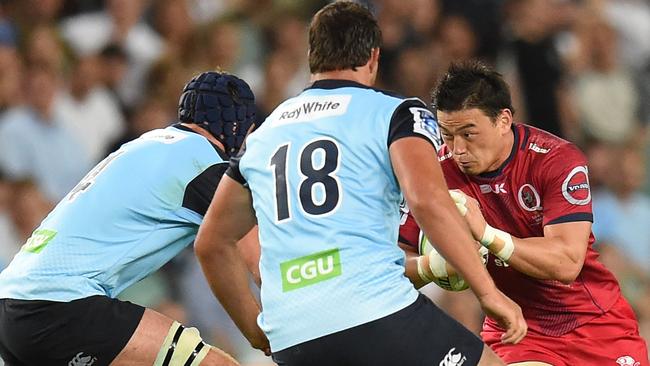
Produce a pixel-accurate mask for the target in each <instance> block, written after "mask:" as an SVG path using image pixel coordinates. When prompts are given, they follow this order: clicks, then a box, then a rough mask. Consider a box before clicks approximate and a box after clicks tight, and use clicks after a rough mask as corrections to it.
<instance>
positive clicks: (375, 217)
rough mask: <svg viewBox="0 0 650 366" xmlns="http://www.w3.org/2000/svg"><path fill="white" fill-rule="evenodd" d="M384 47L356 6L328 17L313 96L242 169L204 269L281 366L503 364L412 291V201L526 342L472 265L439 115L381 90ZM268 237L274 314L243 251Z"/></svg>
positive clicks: (321, 31)
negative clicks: (253, 284)
mask: <svg viewBox="0 0 650 366" xmlns="http://www.w3.org/2000/svg"><path fill="white" fill-rule="evenodd" d="M380 43H381V32H380V30H379V27H378V24H377V21H376V19H375V18H374V17H373V16H372V14H371V13H370V12H369V11H368V10H367V9H366V8H365V7H363V6H361V5H359V4H357V3H353V2H349V1H342V2H335V3H333V4H330V5H327V6H325V7H324V8H322V9H321V10H320V11H319V12H318V13H316V15H315V16H314V17H313V19H312V22H311V25H310V29H309V66H310V72H311V79H312V81H313V84H312V85H311V86H310V87H308V88H307V89H306V90H305V91H304V92H303V93H301V94H300V95H299V96H297V97H295V98H291V99H289V100H287V101H285V102H283V103H282V104H281V105H280V106H279V107H278V108H277V109H276V110H275V111H273V112H272V113H271V115H270V116H269V117H268V118H267V119H266V120H265V122H264V124H263V125H262V127H261V128H260V129H259V130H258V131H256V132H255V133H253V134H252V135H251V136H250V137H249V138H248V140H247V144H246V149H243V150H242V152H240V154H239V156H238V157H237V158H235V159H233V160H231V167H230V168H229V170H228V171H227V177H224V179H223V180H222V181H221V183H220V185H219V187H218V189H217V192H216V193H215V197H214V199H213V201H212V203H211V205H210V208H209V210H208V212H207V214H206V218H205V221H204V223H203V225H202V226H201V228H200V229H199V234H198V236H197V240H196V243H195V249H196V252H197V255H198V258H199V261H200V262H201V265H202V268H203V271H204V273H205V274H206V277H207V278H208V282H209V283H210V285H211V287H212V289H213V291H214V293H215V295H216V296H217V297H218V298H219V300H220V301H221V302H222V304H223V305H224V307H225V308H226V310H227V311H228V312H229V314H230V315H231V317H232V318H233V320H235V323H236V324H238V326H239V328H240V329H241V330H242V332H243V333H244V335H245V336H246V337H247V338H248V339H249V341H250V342H251V344H252V345H253V346H255V347H256V348H264V347H266V344H267V343H266V338H265V334H266V335H268V339H269V341H270V345H271V350H272V351H273V359H274V361H275V362H277V363H278V364H279V365H287V366H292V365H310V366H317V365H345V364H349V365H359V366H361V365H373V366H380V365H391V366H393V365H415V364H425V363H434V364H435V363H440V364H446V363H448V361H446V360H451V359H453V360H455V362H458V363H464V364H467V365H476V364H481V365H501V364H502V362H501V361H500V360H499V359H498V358H497V357H496V356H495V355H494V353H493V352H492V351H490V350H489V348H488V347H484V345H483V344H482V343H481V342H480V341H479V340H478V338H477V337H475V336H474V335H473V334H472V333H471V332H469V331H468V330H467V329H465V328H464V327H462V326H460V325H459V324H458V323H457V322H455V321H453V320H452V319H451V318H450V317H448V316H447V315H446V314H444V313H443V312H442V311H440V310H439V309H438V308H437V307H436V306H435V305H433V303H432V302H430V301H429V300H428V299H426V298H425V297H424V296H422V295H419V296H418V293H417V291H415V289H414V288H413V286H412V285H411V284H410V283H409V282H408V280H407V279H406V278H405V277H404V274H403V273H404V269H403V267H402V265H403V263H402V261H403V254H402V253H401V251H400V249H399V248H398V247H397V246H396V245H395V242H396V241H397V229H398V224H399V219H400V217H399V204H400V201H401V199H402V197H401V193H400V188H399V187H401V188H402V189H403V190H404V194H405V197H406V201H407V202H409V203H410V204H411V206H412V208H413V209H414V211H415V213H416V216H417V217H418V219H420V220H421V222H423V223H424V225H425V226H424V227H425V230H426V231H427V232H428V233H429V234H430V235H431V237H433V238H435V239H436V240H437V242H438V244H439V247H440V249H441V251H442V252H444V253H446V254H447V255H448V257H449V258H452V261H453V263H455V264H456V265H457V266H458V267H459V268H461V269H462V273H463V274H464V275H465V276H466V278H468V281H469V282H470V283H471V284H472V286H473V289H474V291H475V293H476V295H477V296H478V297H479V299H481V303H482V305H483V309H484V310H485V311H486V312H488V313H489V314H492V315H493V316H496V317H497V318H499V319H501V322H500V323H501V325H502V326H504V327H505V328H506V329H508V331H507V332H508V333H507V334H506V335H505V336H504V337H503V338H502V339H501V340H502V341H503V342H504V343H517V342H518V341H519V340H521V338H522V337H523V336H524V335H525V332H526V325H525V323H524V322H523V321H522V318H521V313H520V312H519V309H518V307H517V306H514V304H513V303H512V302H511V301H510V300H509V299H508V298H506V297H504V296H503V295H502V294H501V293H500V292H499V291H497V290H496V288H495V287H494V285H493V283H492V280H491V279H490V277H489V276H487V272H486V271H485V269H484V267H483V266H482V264H481V262H480V259H479V258H478V256H466V255H465V253H466V252H467V251H468V250H473V249H470V248H474V247H475V246H474V243H473V241H472V240H471V238H470V237H469V235H468V233H467V231H466V228H465V226H464V224H463V222H462V219H461V218H460V217H459V215H458V214H457V213H456V211H455V208H454V206H453V203H452V201H451V199H450V197H449V194H448V193H447V187H446V185H445V184H444V181H443V179H442V176H441V174H440V171H439V166H438V163H437V161H436V159H435V156H434V154H435V149H436V148H437V147H439V144H440V143H441V140H440V137H439V135H438V130H437V125H436V121H435V119H434V117H433V115H432V113H431V111H429V110H428V109H427V108H426V106H425V104H424V103H423V102H422V101H420V100H418V99H415V98H403V97H397V96H392V95H389V94H386V93H383V92H381V91H379V90H376V89H373V88H372V85H373V84H374V81H375V78H376V76H377V70H378V66H379V53H380V50H379V46H380ZM395 177H397V180H396V179H395ZM398 182H399V185H398ZM422 182H429V183H430V184H421V183H422ZM248 189H250V191H249V190H248ZM425 197H426V199H424V198H425ZM253 204H254V207H253ZM253 208H254V209H253ZM226 212H228V213H230V214H229V215H228V216H227V217H225V216H224V214H225V213H226ZM256 222H257V223H258V224H259V236H260V244H261V257H260V258H261V262H260V271H261V277H262V309H263V311H262V313H261V314H260V306H259V305H258V303H257V301H256V300H255V299H254V297H253V294H252V293H251V292H250V290H249V289H248V281H247V277H246V275H245V272H244V266H242V264H241V263H240V259H239V258H238V255H237V253H236V248H235V246H234V244H235V243H236V242H238V241H239V240H240V239H241V238H242V236H243V235H244V234H245V233H247V232H249V231H250V230H251V228H252V227H253V226H254V225H255V223H256ZM258 315H259V316H260V317H259V327H258V323H257V321H256V319H257V318H258ZM260 327H261V328H263V329H264V332H265V334H263V333H262V331H261V330H260ZM400 329H401V330H403V331H400ZM441 334H444V337H442V336H440V335H441ZM461 360H462V361H461ZM479 362H480V363H479Z"/></svg>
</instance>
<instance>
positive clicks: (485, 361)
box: [478, 345, 505, 366]
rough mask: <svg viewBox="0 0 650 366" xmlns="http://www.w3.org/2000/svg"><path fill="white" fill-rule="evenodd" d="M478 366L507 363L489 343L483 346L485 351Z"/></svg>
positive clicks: (497, 365)
mask: <svg viewBox="0 0 650 366" xmlns="http://www.w3.org/2000/svg"><path fill="white" fill-rule="evenodd" d="M478 366H505V363H503V361H502V360H501V359H500V358H499V356H497V355H496V353H494V351H492V350H491V349H490V347H488V346H487V345H484V346H483V353H481V359H480V360H479V362H478Z"/></svg>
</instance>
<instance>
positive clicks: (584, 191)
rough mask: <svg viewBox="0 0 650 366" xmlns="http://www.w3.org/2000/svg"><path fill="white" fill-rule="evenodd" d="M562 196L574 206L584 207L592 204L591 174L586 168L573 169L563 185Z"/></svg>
mask: <svg viewBox="0 0 650 366" xmlns="http://www.w3.org/2000/svg"><path fill="white" fill-rule="evenodd" d="M562 195H563V196H564V198H565V199H566V200H567V201H569V203H572V204H574V205H581V206H584V205H586V204H588V203H589V202H591V190H590V189H589V173H588V171H587V167H586V166H577V167H575V168H573V170H572V171H571V172H569V174H568V175H567V177H566V179H565V180H564V182H563V183H562Z"/></svg>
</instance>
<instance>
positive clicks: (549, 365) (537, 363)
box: [508, 361, 553, 366]
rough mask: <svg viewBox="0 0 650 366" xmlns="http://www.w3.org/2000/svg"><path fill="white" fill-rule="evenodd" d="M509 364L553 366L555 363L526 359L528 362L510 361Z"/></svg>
mask: <svg viewBox="0 0 650 366" xmlns="http://www.w3.org/2000/svg"><path fill="white" fill-rule="evenodd" d="M508 366H553V365H551V364H550V363H546V362H539V361H526V362H516V363H509V364H508Z"/></svg>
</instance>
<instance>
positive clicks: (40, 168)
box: [0, 0, 650, 365]
mask: <svg viewBox="0 0 650 366" xmlns="http://www.w3.org/2000/svg"><path fill="white" fill-rule="evenodd" d="M327 2H328V1H325V0H275V1H273V0H0V269H1V268H3V266H4V265H6V264H7V263H8V262H9V261H10V260H11V258H12V256H13V254H14V253H15V252H16V251H18V249H19V248H20V246H21V245H22V244H23V242H24V241H25V239H26V238H27V237H29V235H30V234H31V232H32V231H33V229H34V228H35V227H36V226H37V225H38V224H39V222H40V221H41V220H42V218H43V217H44V216H45V215H46V214H47V213H48V212H49V210H50V209H51V208H52V207H53V206H54V205H55V204H56V203H57V202H58V200H59V199H61V198H62V197H63V196H64V195H65V194H66V193H67V192H68V191H69V190H70V189H71V188H72V187H73V186H74V185H75V184H76V183H77V181H78V180H79V179H80V178H81V177H83V175H84V174H85V173H86V172H87V171H88V170H89V169H90V168H91V167H92V166H93V165H94V164H95V163H97V162H98V161H100V160H101V159H102V158H103V157H105V156H106V155H107V154H109V153H110V152H112V151H114V150H115V149H117V148H118V147H119V146H120V145H121V144H122V143H124V142H126V141H129V140H130V139H133V138H135V137H137V136H139V135H140V134H141V133H143V132H144V131H147V130H150V129H154V128H159V127H165V126H167V125H169V124H170V123H172V122H173V121H174V120H175V115H176V106H177V102H178V97H179V94H180V90H181V88H182V87H183V85H184V83H185V82H186V81H187V80H189V78H191V76H192V75H194V74H196V73H198V72H201V71H204V70H214V69H221V70H224V71H228V72H232V73H235V74H237V75H238V76H240V77H242V78H244V79H245V80H246V81H247V82H248V83H249V84H250V85H251V87H252V88H253V91H254V92H255V95H256V100H257V106H258V116H259V119H260V120H262V119H264V117H265V116H266V115H268V113H269V112H270V111H272V110H273V109H274V108H275V107H276V106H277V105H278V104H279V103H280V102H281V101H283V100H284V99H285V98H287V97H290V96H293V95H295V94H297V93H299V92H300V91H301V90H302V89H303V88H304V87H305V85H307V83H308V81H309V70H308V65H307V26H308V22H309V18H310V17H311V15H312V14H313V13H314V12H315V11H316V10H317V9H319V8H320V7H321V6H323V5H324V4H326V3H327ZM363 2H365V3H367V4H368V5H369V6H371V8H372V9H373V11H374V12H375V13H376V15H377V17H378V19H379V22H380V25H381V28H382V32H383V38H384V44H383V48H382V54H381V64H380V78H379V85H378V86H379V87H381V88H385V89H390V90H394V91H396V92H399V93H401V94H405V95H409V96H419V97H420V98H422V99H424V100H425V101H430V97H429V93H430V89H431V88H432V86H433V85H434V84H435V81H436V79H437V78H438V77H440V76H441V75H442V74H443V73H444V72H445V70H446V68H447V66H448V64H449V62H450V61H455V60H463V59H470V58H480V59H482V60H484V61H487V62H489V63H490V64H492V65H494V66H495V67H496V68H497V69H498V70H499V71H500V72H501V73H503V75H504V76H505V77H506V79H507V80H508V82H509V83H510V85H511V89H512V93H513V98H514V104H515V109H516V114H515V119H516V120H517V121H519V122H522V123H528V124H531V125H534V126H538V127H540V128H542V129H545V130H547V131H549V132H552V133H555V134H557V135H559V136H562V137H564V138H565V139H568V140H570V141H572V142H574V143H576V144H578V145H579V146H580V147H581V148H582V149H583V150H584V151H585V153H586V154H587V156H588V158H589V162H590V169H589V173H590V179H591V185H592V192H593V202H594V214H595V223H594V232H595V234H596V238H597V248H598V250H599V251H600V253H601V254H602V256H601V260H602V261H603V262H605V263H606V265H607V266H608V267H609V268H610V269H611V270H613V271H614V273H615V274H616V276H617V278H618V279H619V281H620V283H621V286H622V288H623V291H624V293H625V295H626V297H627V298H628V300H629V301H630V302H631V303H632V305H633V307H634V309H635V310H636V313H637V315H638V317H639V320H640V323H641V330H642V334H643V335H644V337H645V338H646V340H650V185H649V184H648V182H649V181H650V180H649V179H648V175H649V174H648V173H649V172H650V169H649V166H648V162H649V161H650V137H649V136H650V133H649V128H648V124H649V123H650V1H648V0H375V1H370V0H368V1H363ZM125 178H126V177H125ZM131 179H134V180H137V175H136V174H134V176H133V177H132V178H131ZM97 209H101V207H98V208H97ZM106 224H107V225H110V223H106ZM423 291H424V292H425V293H426V294H427V295H429V296H430V297H432V298H433V299H434V300H435V301H436V302H437V303H438V304H439V305H440V306H441V307H443V308H444V309H446V310H447V311H449V312H450V313H452V314H453V315H454V316H456V317H457V318H458V319H460V320H461V321H462V322H463V323H464V324H466V325H467V326H468V327H470V328H471V329H473V330H475V331H477V332H478V330H479V329H480V322H481V317H482V315H481V312H480V309H479V307H478V305H477V303H476V301H475V300H474V299H473V297H472V295H471V293H469V292H468V291H465V292H462V293H449V292H444V291H442V290H439V289H438V288H436V287H435V285H430V286H428V287H426V288H425V289H424V290H423ZM122 296H123V298H125V299H129V300H131V301H134V302H137V303H140V304H142V305H145V306H149V307H152V308H154V309H157V310H159V311H161V312H163V313H166V314H168V315H170V316H172V317H174V318H176V319H179V320H181V321H183V322H185V323H187V324H190V325H194V326H197V327H198V328H199V329H200V330H201V332H202V334H203V336H204V338H205V339H206V340H208V341H209V342H211V343H212V344H214V345H217V346H219V347H222V348H224V349H226V350H228V351H229V352H231V353H232V354H234V355H235V356H236V357H238V358H240V359H242V360H243V361H244V363H245V364H248V365H253V364H260V365H261V364H268V362H269V361H264V358H263V357H260V354H259V353H258V352H256V351H251V350H250V349H249V347H248V346H247V344H246V342H245V341H244V340H243V338H242V337H241V336H240V335H239V333H238V331H237V330H236V328H235V327H234V325H233V324H232V323H231V322H230V321H229V319H228V317H227V315H226V314H225V313H224V312H223V310H222V309H221V308H220V306H219V305H218V303H217V302H216V301H215V300H214V299H213V298H212V295H211V293H210V291H209V289H208V288H207V285H206V284H205V282H204V281H203V279H202V275H201V272H200V269H199V267H198V265H197V263H196V261H195V259H194V258H193V255H192V252H191V248H189V249H188V250H187V251H186V252H185V253H184V254H183V255H181V256H180V257H179V258H177V259H175V260H173V261H172V262H171V263H170V264H169V265H167V266H165V267H164V268H163V269H162V270H161V271H159V272H157V273H155V274H154V275H153V276H151V277H149V278H147V279H146V280H145V281H143V282H141V283H139V284H137V285H135V286H134V287H133V288H131V289H129V290H127V292H126V293H124V294H123V295H122ZM0 363H1V361H0Z"/></svg>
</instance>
